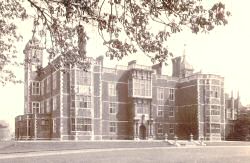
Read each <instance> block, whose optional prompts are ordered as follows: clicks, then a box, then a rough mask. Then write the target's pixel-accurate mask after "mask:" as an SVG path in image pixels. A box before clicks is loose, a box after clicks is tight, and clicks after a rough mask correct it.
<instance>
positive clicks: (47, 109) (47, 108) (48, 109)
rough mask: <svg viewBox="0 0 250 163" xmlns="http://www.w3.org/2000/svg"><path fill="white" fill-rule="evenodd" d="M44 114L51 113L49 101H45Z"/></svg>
mask: <svg viewBox="0 0 250 163" xmlns="http://www.w3.org/2000/svg"><path fill="white" fill-rule="evenodd" d="M46 112H47V113H50V112H51V110H50V99H47V106H46Z"/></svg>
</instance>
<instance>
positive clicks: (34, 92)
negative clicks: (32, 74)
mask: <svg viewBox="0 0 250 163" xmlns="http://www.w3.org/2000/svg"><path fill="white" fill-rule="evenodd" d="M32 95H40V82H38V81H34V82H32Z"/></svg>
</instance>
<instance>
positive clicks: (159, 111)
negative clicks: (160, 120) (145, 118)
mask: <svg viewBox="0 0 250 163" xmlns="http://www.w3.org/2000/svg"><path fill="white" fill-rule="evenodd" d="M157 116H158V117H164V106H163V105H159V106H157Z"/></svg>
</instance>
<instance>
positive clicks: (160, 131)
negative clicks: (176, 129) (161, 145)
mask: <svg viewBox="0 0 250 163" xmlns="http://www.w3.org/2000/svg"><path fill="white" fill-rule="evenodd" d="M157 134H159V135H163V125H162V124H159V125H158V127H157Z"/></svg>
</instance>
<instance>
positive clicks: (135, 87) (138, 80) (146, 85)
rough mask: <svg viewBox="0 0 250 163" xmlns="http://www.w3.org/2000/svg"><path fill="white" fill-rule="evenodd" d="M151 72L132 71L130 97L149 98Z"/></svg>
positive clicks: (150, 93)
mask: <svg viewBox="0 0 250 163" xmlns="http://www.w3.org/2000/svg"><path fill="white" fill-rule="evenodd" d="M151 82H152V80H151V72H146V71H139V70H134V71H133V73H132V84H130V87H132V94H131V95H132V96H141V97H151V96H152V89H151Z"/></svg>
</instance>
